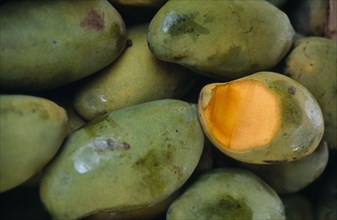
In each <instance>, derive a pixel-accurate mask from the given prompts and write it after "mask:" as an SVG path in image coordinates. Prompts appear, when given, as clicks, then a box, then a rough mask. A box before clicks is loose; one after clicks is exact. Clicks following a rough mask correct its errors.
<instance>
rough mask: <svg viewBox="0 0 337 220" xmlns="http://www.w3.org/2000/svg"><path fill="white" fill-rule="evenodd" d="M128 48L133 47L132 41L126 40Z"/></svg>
mask: <svg viewBox="0 0 337 220" xmlns="http://www.w3.org/2000/svg"><path fill="white" fill-rule="evenodd" d="M126 47H132V40H131V39H127V40H126Z"/></svg>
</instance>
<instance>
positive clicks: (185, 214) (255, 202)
mask: <svg viewBox="0 0 337 220" xmlns="http://www.w3.org/2000/svg"><path fill="white" fill-rule="evenodd" d="M166 219H167V220H181V219H194V220H199V219H200V220H201V219H207V220H215V219H218V220H220V219H233V220H240V219H252V220H254V219H256V220H261V219H271V220H272V219H285V212H284V206H283V204H282V201H281V199H280V198H279V197H278V195H277V194H276V192H275V191H274V190H273V189H272V188H271V187H270V186H268V185H267V184H266V183H264V182H263V181H262V180H261V179H260V178H259V177H258V176H256V175H254V174H253V173H251V172H249V171H247V170H243V169H239V168H227V169H225V168H218V169H213V170H211V171H209V172H207V173H204V174H203V175H201V176H200V177H199V178H198V179H197V180H196V181H195V182H193V183H192V184H191V185H190V186H188V188H187V189H186V191H185V192H184V193H183V194H182V195H181V196H179V197H178V198H177V199H176V200H175V201H174V202H173V203H172V204H171V206H170V207H169V209H168V211H167V214H166Z"/></svg>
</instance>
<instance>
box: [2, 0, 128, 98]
mask: <svg viewBox="0 0 337 220" xmlns="http://www.w3.org/2000/svg"><path fill="white" fill-rule="evenodd" d="M0 20H1V26H0V29H1V38H0V51H1V60H0V66H1V69H0V88H3V89H10V90H16V91H33V90H34V91H37V90H47V89H52V88H56V87H60V86H63V85H65V84H68V83H70V82H74V81H77V80H79V79H81V78H84V77H86V76H89V75H91V74H93V73H95V72H96V71H98V70H100V69H102V68H103V67H105V66H107V65H108V64H110V63H111V62H113V61H114V60H115V59H116V58H117V57H118V56H119V54H120V53H121V52H122V51H123V49H124V47H125V45H126V29H125V24H124V21H123V20H122V18H121V16H120V15H119V13H118V12H117V11H116V10H115V9H114V8H113V7H112V6H111V4H110V3H109V2H108V1H107V0H99V1H65V0H59V1H53V0H46V1H10V2H7V3H6V4H4V5H2V6H1V8H0Z"/></svg>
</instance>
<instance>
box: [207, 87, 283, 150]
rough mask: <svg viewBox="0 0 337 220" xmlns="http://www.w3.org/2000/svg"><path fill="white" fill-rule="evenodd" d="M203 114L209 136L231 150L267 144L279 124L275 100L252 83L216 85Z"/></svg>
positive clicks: (264, 90) (276, 98) (273, 94)
mask: <svg viewBox="0 0 337 220" xmlns="http://www.w3.org/2000/svg"><path fill="white" fill-rule="evenodd" d="M203 111H204V116H205V119H206V121H207V125H208V128H209V132H210V134H211V135H212V136H213V137H214V138H215V139H216V140H217V141H218V142H219V143H220V144H221V145H222V146H224V147H226V148H229V149H231V150H235V151H245V150H250V149H253V148H258V147H261V146H264V145H266V144H268V143H269V142H270V141H271V140H272V139H273V138H274V137H275V134H276V133H277V131H278V130H279V128H280V124H281V106H280V101H279V98H278V97H277V95H276V94H275V93H274V92H273V91H272V90H270V89H269V88H268V87H267V86H265V85H264V84H263V83H261V82H259V81H256V80H239V81H234V82H230V83H226V84H218V85H216V87H214V89H213V90H212V97H211V99H210V101H209V102H208V104H207V106H206V107H205V108H204V109H203Z"/></svg>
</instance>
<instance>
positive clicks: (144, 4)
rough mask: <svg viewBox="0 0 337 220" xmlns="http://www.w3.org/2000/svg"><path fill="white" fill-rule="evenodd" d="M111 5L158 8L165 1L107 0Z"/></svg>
mask: <svg viewBox="0 0 337 220" xmlns="http://www.w3.org/2000/svg"><path fill="white" fill-rule="evenodd" d="M109 1H110V2H111V3H117V4H121V5H127V6H137V7H140V6H141V7H159V6H161V5H163V4H164V3H165V2H166V1H167V0H132V1H130V0H109Z"/></svg>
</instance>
